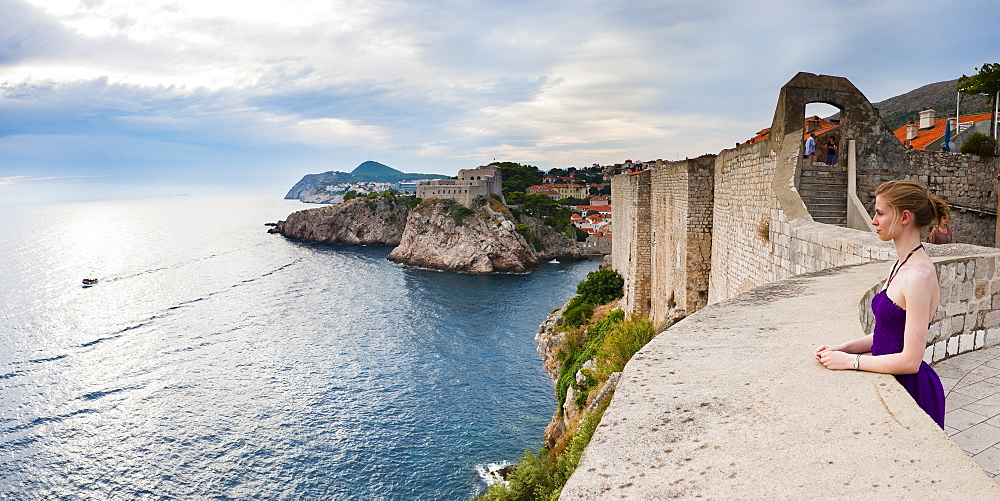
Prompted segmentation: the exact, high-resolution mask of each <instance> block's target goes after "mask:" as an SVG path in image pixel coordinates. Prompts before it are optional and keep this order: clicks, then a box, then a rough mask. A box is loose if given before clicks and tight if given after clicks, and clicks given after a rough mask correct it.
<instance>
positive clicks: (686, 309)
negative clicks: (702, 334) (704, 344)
mask: <svg viewBox="0 0 1000 501" xmlns="http://www.w3.org/2000/svg"><path fill="white" fill-rule="evenodd" d="M714 164H715V161H714V160H713V159H710V158H703V159H693V160H686V161H683V162H674V163H669V164H664V163H663V162H657V164H656V166H655V167H654V168H653V169H652V171H651V178H650V182H651V185H652V186H651V190H650V193H651V201H650V213H651V216H650V217H651V225H652V227H651V231H650V238H651V241H650V246H651V253H652V257H651V259H652V269H651V277H650V287H651V294H650V318H651V319H652V320H653V323H654V325H664V323H665V322H667V321H669V320H673V319H676V318H679V317H684V316H686V315H687V314H688V313H693V312H695V311H697V310H699V309H701V308H703V307H704V306H705V305H706V304H707V302H708V279H709V274H710V272H711V267H712V266H711V244H712V188H713V186H714V177H713V176H714ZM616 238H617V235H616ZM652 270H656V272H653V271H652Z"/></svg>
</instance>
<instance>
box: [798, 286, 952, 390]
mask: <svg viewBox="0 0 1000 501" xmlns="http://www.w3.org/2000/svg"><path fill="white" fill-rule="evenodd" d="M897 280H898V281H900V282H902V283H900V285H901V286H902V292H903V301H902V303H903V304H901V306H902V307H904V308H905V309H906V324H905V326H904V328H903V351H901V352H899V353H892V354H889V355H879V356H872V355H862V356H861V357H860V358H858V356H857V355H854V354H852V353H857V352H847V351H846V350H844V349H837V348H848V347H854V346H856V345H852V343H856V342H857V341H860V340H855V341H852V342H851V343H845V344H843V345H840V346H835V347H828V348H827V350H825V351H820V350H819V349H817V350H816V359H817V360H819V361H820V362H821V363H822V364H823V365H824V366H825V367H826V368H827V369H853V368H854V362H855V360H857V361H858V369H860V370H863V371H868V372H880V373H883V374H913V373H915V372H917V371H918V370H919V369H920V362H922V361H923V359H924V350H925V349H926V347H927V326H928V324H929V323H930V309H931V308H930V307H931V301H932V299H933V296H932V293H931V291H932V290H933V289H932V288H933V286H934V285H936V283H930V282H929V281H928V280H931V281H935V282H936V280H937V278H936V277H935V276H934V273H933V271H930V270H926V269H913V270H911V272H910V273H907V274H906V275H905V276H902V277H899V278H898V279H897ZM869 337H870V336H869ZM862 339H864V338H862ZM868 347H869V349H871V344H870V343H869V345H868ZM820 348H824V347H822V346H821V347H820Z"/></svg>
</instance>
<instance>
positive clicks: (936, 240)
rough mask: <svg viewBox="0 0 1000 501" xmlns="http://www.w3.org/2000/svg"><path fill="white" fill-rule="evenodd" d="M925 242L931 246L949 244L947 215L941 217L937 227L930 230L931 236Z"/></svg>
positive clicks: (949, 229)
mask: <svg viewBox="0 0 1000 501" xmlns="http://www.w3.org/2000/svg"><path fill="white" fill-rule="evenodd" d="M927 242H928V243H932V244H950V243H951V242H952V240H951V228H949V227H948V215H947V214H945V215H943V216H941V219H940V220H939V221H938V225H937V226H935V227H934V228H932V229H931V234H930V235H929V236H928V237H927Z"/></svg>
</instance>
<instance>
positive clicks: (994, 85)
mask: <svg viewBox="0 0 1000 501" xmlns="http://www.w3.org/2000/svg"><path fill="white" fill-rule="evenodd" d="M976 71H978V72H979V73H976V74H975V75H972V76H971V77H969V76H965V75H962V76H961V77H959V78H958V86H957V90H958V91H959V92H961V93H963V94H987V95H989V96H990V99H991V103H992V106H990V110H992V111H994V112H995V111H996V109H997V99H998V98H1000V63H984V64H983V65H982V66H981V67H979V68H976ZM996 126H997V117H996V115H994V116H993V120H992V121H991V123H990V137H993V138H996Z"/></svg>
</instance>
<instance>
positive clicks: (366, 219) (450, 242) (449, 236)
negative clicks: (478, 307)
mask: <svg viewBox="0 0 1000 501" xmlns="http://www.w3.org/2000/svg"><path fill="white" fill-rule="evenodd" d="M413 200H414V199H412V198H409V197H400V198H391V197H389V198H387V197H378V198H355V199H352V200H349V201H347V202H345V203H342V204H340V205H332V206H329V207H320V208H317V209H308V210H303V211H298V212H295V213H292V214H290V215H289V216H288V218H287V219H286V220H284V221H279V222H278V223H277V224H276V225H275V227H274V228H273V229H271V230H269V231H270V232H271V233H280V234H282V235H284V236H286V237H288V238H291V239H294V240H304V241H308V242H320V243H333V244H352V245H398V247H397V248H396V249H394V250H393V251H392V253H390V254H389V260H390V261H393V262H397V263H401V264H406V265H410V266H417V267H421V268H429V269H434V270H442V271H455V272H460V273H475V274H484V273H526V272H528V271H529V270H531V268H534V267H536V266H538V265H540V264H542V263H544V262H546V261H548V260H550V259H582V258H584V257H585V256H584V255H583V253H582V252H581V250H580V248H579V247H578V246H577V245H576V242H574V241H573V240H571V239H570V238H568V237H566V236H565V235H562V234H560V233H558V232H556V231H555V230H553V229H552V228H551V227H549V226H547V225H545V224H544V222H543V221H542V220H541V219H538V218H534V217H530V216H523V215H522V216H520V218H519V219H515V217H514V215H513V214H511V212H510V211H509V210H508V209H507V207H506V206H505V205H504V204H503V203H502V202H500V201H499V200H497V199H495V198H486V197H483V198H479V199H477V200H476V201H475V202H474V204H473V207H472V208H468V207H465V206H463V205H461V204H458V203H457V202H454V201H452V200H425V201H424V202H422V203H420V204H419V205H417V206H416V207H413V208H412V209H411V206H412V201H413Z"/></svg>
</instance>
